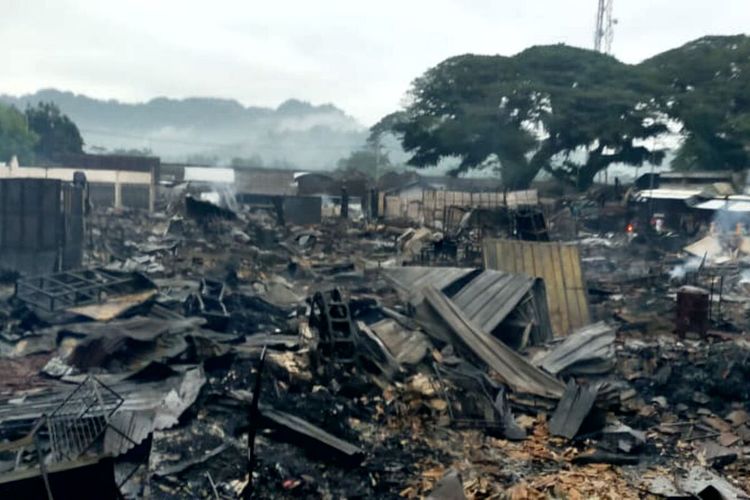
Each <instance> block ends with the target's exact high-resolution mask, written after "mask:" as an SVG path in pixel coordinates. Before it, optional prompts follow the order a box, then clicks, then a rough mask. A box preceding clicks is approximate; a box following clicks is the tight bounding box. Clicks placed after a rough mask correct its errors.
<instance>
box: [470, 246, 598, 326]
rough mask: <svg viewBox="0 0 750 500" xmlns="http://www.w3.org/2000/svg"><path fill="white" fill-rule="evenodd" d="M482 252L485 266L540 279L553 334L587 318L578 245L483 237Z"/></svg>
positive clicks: (588, 321)
mask: <svg viewBox="0 0 750 500" xmlns="http://www.w3.org/2000/svg"><path fill="white" fill-rule="evenodd" d="M482 253H483V255H484V265H485V267H486V268H487V269H499V270H502V271H507V272H511V273H525V274H528V275H530V276H536V277H538V278H542V279H543V280H544V283H545V288H546V292H547V303H548V305H549V315H550V320H551V322H552V328H553V330H554V332H555V333H556V334H557V335H568V334H569V333H571V332H572V331H573V330H575V329H576V328H580V327H582V326H585V325H587V324H589V323H590V322H591V317H590V313H589V305H588V299H587V297H586V287H585V285H584V283H583V275H582V272H581V257H580V254H579V252H578V247H576V246H574V245H565V244H561V243H540V242H536V241H518V240H492V239H487V240H485V241H484V244H483V248H482Z"/></svg>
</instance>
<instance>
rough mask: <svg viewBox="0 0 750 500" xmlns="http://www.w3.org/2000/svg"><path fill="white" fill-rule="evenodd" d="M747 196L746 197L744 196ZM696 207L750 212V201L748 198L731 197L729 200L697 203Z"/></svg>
mask: <svg viewBox="0 0 750 500" xmlns="http://www.w3.org/2000/svg"><path fill="white" fill-rule="evenodd" d="M742 198H746V197H744V196H743V197H742ZM695 208H699V209H701V210H727V211H729V212H750V201H748V200H747V199H743V200H736V199H733V197H730V198H729V200H708V201H704V202H702V203H698V204H697V205H695Z"/></svg>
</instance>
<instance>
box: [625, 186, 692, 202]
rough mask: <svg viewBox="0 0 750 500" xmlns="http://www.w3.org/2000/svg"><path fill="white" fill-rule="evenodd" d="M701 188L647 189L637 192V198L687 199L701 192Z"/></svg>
mask: <svg viewBox="0 0 750 500" xmlns="http://www.w3.org/2000/svg"><path fill="white" fill-rule="evenodd" d="M701 191H702V190H701V189H700V188H698V189H645V190H643V191H638V192H637V193H636V194H635V199H636V200H651V199H653V200H687V199H688V198H692V197H693V196H698V195H699V194H701Z"/></svg>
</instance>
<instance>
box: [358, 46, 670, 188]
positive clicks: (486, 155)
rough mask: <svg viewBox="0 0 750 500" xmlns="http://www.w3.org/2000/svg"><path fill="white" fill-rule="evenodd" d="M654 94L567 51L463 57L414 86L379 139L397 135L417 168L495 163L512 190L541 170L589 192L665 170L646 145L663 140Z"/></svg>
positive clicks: (615, 67)
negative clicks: (615, 173)
mask: <svg viewBox="0 0 750 500" xmlns="http://www.w3.org/2000/svg"><path fill="white" fill-rule="evenodd" d="M656 87H657V86H656V83H654V82H653V81H652V79H651V78H649V75H648V74H646V72H645V71H644V72H636V71H634V70H633V68H632V67H630V66H627V65H625V64H623V63H621V62H619V61H617V60H616V59H614V58H613V57H610V56H606V55H603V54H599V53H596V52H592V51H588V50H583V49H576V48H572V47H567V46H564V45H557V46H547V47H533V48H531V49H528V50H526V51H524V52H521V53H520V54H518V55H516V56H513V57H503V56H476V55H464V56H459V57H454V58H451V59H448V60H446V61H444V62H443V63H441V64H439V65H438V66H436V67H435V68H432V69H430V70H428V71H427V72H426V73H425V74H424V75H423V76H421V77H419V78H417V79H416V80H415V81H414V82H413V84H412V88H411V90H410V92H409V101H408V102H409V104H408V105H407V106H406V108H405V109H404V110H402V111H400V112H397V113H395V114H392V115H389V116H387V117H386V118H384V119H383V120H381V122H379V123H378V124H376V125H375V126H374V127H373V129H372V134H373V137H375V136H377V135H378V134H381V133H383V132H385V131H390V132H393V133H395V134H396V135H397V136H398V137H400V139H401V142H402V145H403V147H404V149H405V150H406V151H407V152H409V153H411V154H412V157H411V159H410V161H409V163H410V164H412V165H414V166H417V167H422V166H428V165H434V164H436V163H437V162H438V161H439V160H440V159H441V158H445V157H456V158H458V159H459V161H460V162H459V166H458V168H457V169H456V170H457V171H458V172H461V171H466V170H468V169H470V168H474V167H477V166H479V165H482V164H485V163H486V162H488V160H496V161H498V162H499V165H500V170H501V175H502V178H503V181H504V183H505V184H506V186H508V187H510V188H522V187H525V186H528V184H529V183H530V182H531V181H532V180H533V179H534V177H536V175H537V174H538V173H539V171H540V170H541V169H545V170H547V171H549V172H550V173H552V174H553V175H556V176H557V177H559V178H561V179H564V180H567V181H569V182H571V183H575V184H577V185H579V186H580V187H587V186H588V185H590V184H591V182H592V181H593V179H594V176H595V175H596V173H597V172H599V171H600V170H602V169H603V168H605V167H607V166H608V165H610V164H612V163H620V162H622V163H628V164H633V165H640V164H642V163H643V162H645V161H653V162H657V163H658V162H660V161H661V159H662V157H663V151H654V150H651V149H649V148H647V147H645V146H644V143H645V142H646V140H647V139H649V138H653V137H656V136H658V135H659V134H662V133H664V132H665V131H666V126H665V125H664V123H663V120H662V118H663V115H661V114H660V112H659V102H658V101H657V100H656V99H655V98H653V97H652V96H653V95H654V94H655V91H656Z"/></svg>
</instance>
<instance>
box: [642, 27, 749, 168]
mask: <svg viewBox="0 0 750 500" xmlns="http://www.w3.org/2000/svg"><path fill="white" fill-rule="evenodd" d="M640 66H641V67H642V68H645V69H648V70H649V71H651V73H652V74H654V75H656V76H657V77H658V79H659V82H660V84H661V85H662V86H663V89H664V90H663V91H662V98H661V99H662V100H663V101H664V103H665V110H666V111H667V113H669V115H670V117H672V118H673V119H675V120H677V121H679V122H680V123H681V124H682V126H683V135H684V140H683V142H682V145H681V146H680V148H679V149H678V150H677V155H676V157H675V159H674V161H673V162H672V166H673V167H674V168H677V169H683V170H697V169H700V170H726V169H731V170H738V169H744V168H747V167H749V166H750V155H748V148H749V147H750V38H749V37H747V36H745V35H737V36H712V37H704V38H700V39H698V40H695V41H692V42H690V43H688V44H686V45H684V46H682V47H679V48H676V49H673V50H669V51H666V52H664V53H662V54H659V55H657V56H655V57H653V58H651V59H649V60H647V61H644V62H643V63H641V65H640Z"/></svg>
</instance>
